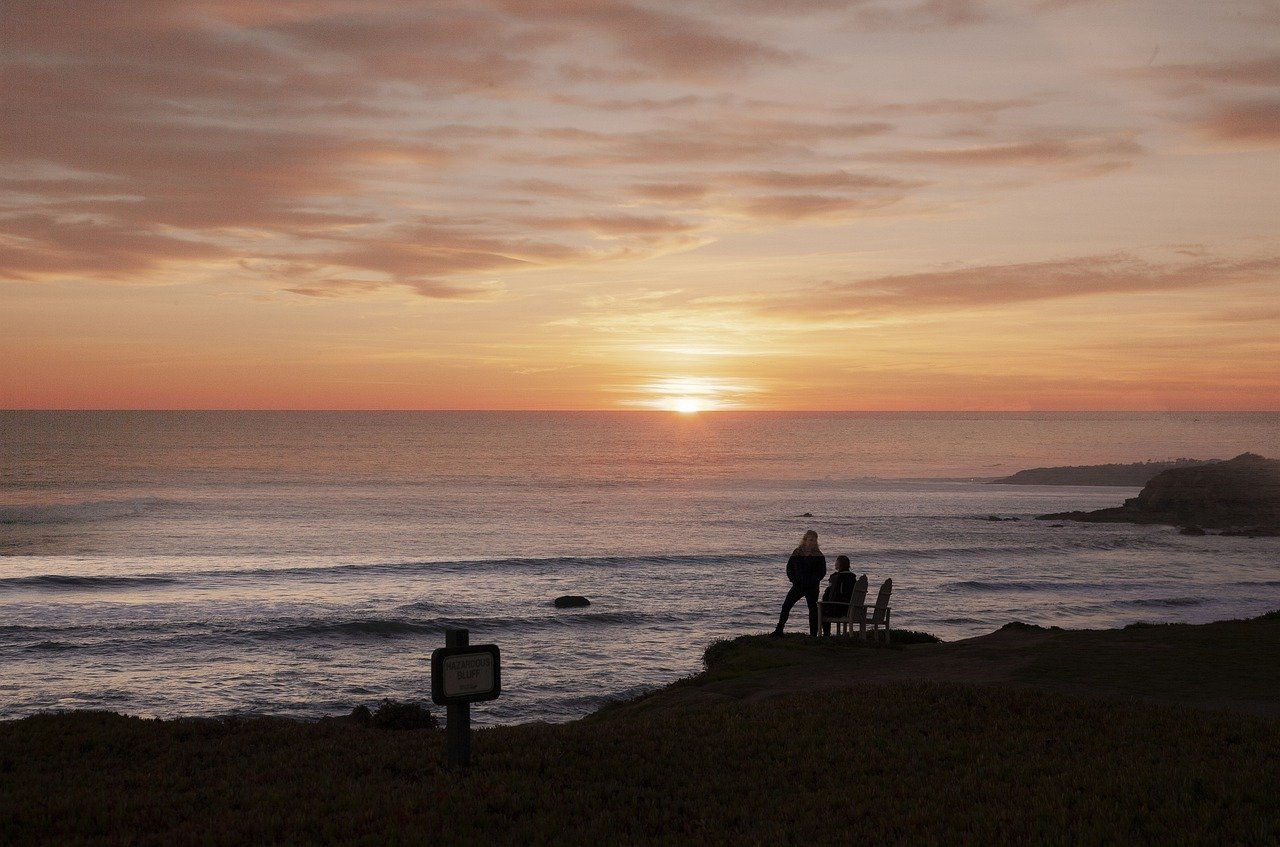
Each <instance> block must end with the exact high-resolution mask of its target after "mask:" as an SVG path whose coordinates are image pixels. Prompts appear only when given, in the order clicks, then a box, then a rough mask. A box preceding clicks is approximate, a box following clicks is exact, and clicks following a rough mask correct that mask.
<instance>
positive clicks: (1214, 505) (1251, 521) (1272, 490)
mask: <svg viewBox="0 0 1280 847" xmlns="http://www.w3.org/2000/svg"><path fill="white" fill-rule="evenodd" d="M1040 519H1041V520H1073V521H1090V522H1096V523H1108V522H1126V523H1157V524H1174V525H1177V526H1197V527H1206V528H1210V529H1231V528H1237V527H1247V528H1250V529H1251V530H1253V531H1256V532H1259V533H1264V534H1271V533H1274V532H1277V531H1280V460H1277V459H1266V458H1263V457H1262V456H1259V455H1257V454H1255V453H1241V454H1240V455H1239V456H1236V457H1235V458H1234V459H1229V460H1227V461H1225V462H1214V463H1212V464H1208V465H1196V466H1195V467H1188V468H1174V469H1172V470H1167V471H1164V472H1163V473H1160V474H1157V475H1156V476H1155V477H1154V478H1152V480H1151V481H1150V482H1148V483H1147V484H1146V486H1144V487H1143V489H1142V491H1141V492H1140V493H1139V494H1138V496H1137V497H1133V498H1130V499H1128V500H1126V501H1124V505H1123V506H1119V507H1117V508H1114V509H1099V510H1098V511H1096V512H1063V513H1060V514H1056V515H1041V516H1040Z"/></svg>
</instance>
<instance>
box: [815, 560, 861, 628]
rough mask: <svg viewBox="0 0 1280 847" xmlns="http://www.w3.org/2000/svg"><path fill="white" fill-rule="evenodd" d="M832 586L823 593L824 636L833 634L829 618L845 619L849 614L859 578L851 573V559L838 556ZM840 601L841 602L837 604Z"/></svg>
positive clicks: (832, 576)
mask: <svg viewBox="0 0 1280 847" xmlns="http://www.w3.org/2000/svg"><path fill="white" fill-rule="evenodd" d="M829 581H830V583H831V584H830V585H828V586H827V588H826V590H825V591H823V592H822V599H823V600H824V601H831V602H824V603H823V604H822V617H823V621H822V634H823V635H830V634H831V622H830V621H828V620H826V618H827V617H828V616H831V617H837V618H843V617H845V616H846V615H848V613H849V598H851V597H853V585H854V583H855V582H857V581H858V578H857V576H855V575H854V574H853V573H851V572H850V571H849V557H848V556H837V557H836V569H835V573H833V574H831V579H830V580H829ZM835 601H839V602H835Z"/></svg>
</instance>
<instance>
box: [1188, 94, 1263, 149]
mask: <svg viewBox="0 0 1280 847" xmlns="http://www.w3.org/2000/svg"><path fill="white" fill-rule="evenodd" d="M1199 126H1200V128H1201V129H1202V130H1203V131H1204V132H1206V133H1208V134H1209V135H1211V136H1213V137H1214V138H1218V139H1221V140H1223V141H1238V142H1259V141H1261V142H1275V141H1280V100H1262V99H1259V100H1240V101H1236V102H1234V103H1226V104H1223V105H1221V106H1218V107H1217V108H1215V109H1213V110H1212V111H1211V112H1210V113H1209V114H1208V115H1207V116H1206V117H1204V118H1203V119H1202V120H1201V121H1200V122H1199Z"/></svg>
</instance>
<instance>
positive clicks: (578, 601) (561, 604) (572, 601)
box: [555, 594, 591, 609]
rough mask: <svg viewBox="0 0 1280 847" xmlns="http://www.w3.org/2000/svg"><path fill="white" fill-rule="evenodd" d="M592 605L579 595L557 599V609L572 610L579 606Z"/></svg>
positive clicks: (569, 595)
mask: <svg viewBox="0 0 1280 847" xmlns="http://www.w3.org/2000/svg"><path fill="white" fill-rule="evenodd" d="M590 605H591V601H590V600H588V599H587V598H586V597H582V596H580V595H578V594H566V595H564V596H563V597H557V598H556V599H555V606H556V608H557V609H572V608H575V607H577V606H590Z"/></svg>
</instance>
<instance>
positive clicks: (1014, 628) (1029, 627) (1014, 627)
mask: <svg viewBox="0 0 1280 847" xmlns="http://www.w3.org/2000/svg"><path fill="white" fill-rule="evenodd" d="M1044 631H1045V628H1044V627H1042V626H1040V625H1039V624H1033V623H1023V622H1022V621H1009V622H1008V623H1007V624H1005V625H1004V626H1002V627H1000V628H999V629H998V630H996V632H1044Z"/></svg>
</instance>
